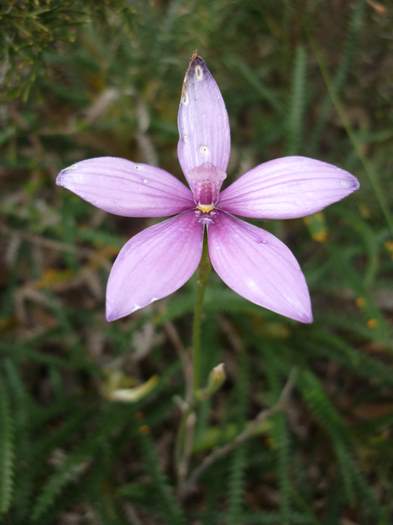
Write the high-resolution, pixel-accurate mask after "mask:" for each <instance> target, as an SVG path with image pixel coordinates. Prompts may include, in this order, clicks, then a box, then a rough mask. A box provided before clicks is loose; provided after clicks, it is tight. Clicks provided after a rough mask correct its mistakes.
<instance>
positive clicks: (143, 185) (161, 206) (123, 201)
mask: <svg viewBox="0 0 393 525" xmlns="http://www.w3.org/2000/svg"><path fill="white" fill-rule="evenodd" d="M56 183H57V184H58V185H59V186H63V187H64V188H67V189H68V190H71V191H73V192H74V193H76V194H77V195H79V197H82V199H84V200H86V201H87V202H90V203H91V204H94V206H97V208H101V209H102V210H105V211H107V212H109V213H114V214H115V215H122V216H124V217H162V216H163V215H173V214H175V213H178V212H180V211H183V210H186V209H188V208H190V207H192V206H193V205H194V203H193V199H192V195H191V192H190V191H189V189H188V188H186V187H185V186H184V184H182V183H181V182H180V181H179V180H177V179H176V178H175V177H173V176H172V175H170V174H169V173H167V172H166V171H164V170H162V169H160V168H155V167H153V166H149V165H147V164H135V163H134V162H130V161H129V160H125V159H119V158H116V157H98V158H95V159H88V160H82V161H81V162H77V163H76V164H73V165H72V166H70V167H69V168H66V169H64V170H63V171H61V172H60V173H59V175H58V176H57V179H56Z"/></svg>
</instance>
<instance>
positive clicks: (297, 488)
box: [0, 0, 393, 525]
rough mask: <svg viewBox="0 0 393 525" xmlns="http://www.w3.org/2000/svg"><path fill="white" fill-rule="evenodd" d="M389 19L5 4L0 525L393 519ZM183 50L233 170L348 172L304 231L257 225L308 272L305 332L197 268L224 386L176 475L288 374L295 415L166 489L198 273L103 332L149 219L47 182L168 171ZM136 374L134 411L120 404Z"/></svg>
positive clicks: (382, 14)
mask: <svg viewBox="0 0 393 525" xmlns="http://www.w3.org/2000/svg"><path fill="white" fill-rule="evenodd" d="M392 27H393V11H392V8H391V6H388V2H382V0H381V1H378V2H377V1H375V2H374V1H369V2H366V1H365V0H353V1H335V2H333V1H332V2H327V1H322V0H299V1H296V2H291V1H289V0H278V1H276V0H274V1H273V0H242V1H238V0H215V1H214V2H211V1H208V0H200V1H196V0H184V1H180V0H165V1H164V0H154V1H153V0H150V1H142V0H135V1H131V0H130V1H126V0H117V1H115V0H106V1H102V2H94V1H93V0H91V1H90V0H88V1H82V0H65V1H60V0H58V1H56V0H21V1H11V0H5V1H3V2H2V3H1V6H0V48H1V53H2V57H1V65H0V81H1V85H0V89H1V98H0V100H1V102H2V106H1V107H0V122H1V126H0V147H1V155H0V184H1V193H0V199H1V202H0V221H1V222H0V229H1V238H2V241H1V261H2V263H1V274H0V286H1V310H0V352H1V364H0V382H1V385H0V513H1V514H2V516H3V523H5V524H7V523H10V524H11V523H12V524H13V525H26V524H27V523H33V524H34V523H40V524H41V525H45V524H56V525H57V524H61V525H62V524H68V523H81V524H82V523H91V524H96V523H97V524H105V525H120V524H129V523H130V524H134V525H140V524H161V523H163V524H188V523H200V524H203V525H213V524H216V525H219V524H220V525H226V524H228V525H234V524H238V525H243V524H273V525H289V524H301V525H306V524H313V525H317V524H320V525H335V524H343V525H347V524H362V525H363V524H364V525H368V524H371V523H372V524H376V525H388V524H390V523H391V519H392V515H393V504H392V502H393V490H392V480H391V478H392V476H391V473H392V469H393V448H392V446H391V442H392V422H393V398H392V394H393V373H392V361H393V354H392V352H393V345H392V327H391V320H392V317H393V286H392V283H393V272H392V270H393V265H392V260H393V241H392V231H391V227H392V217H391V216H392V213H391V209H392V198H391V195H392V194H393V191H392V190H393V188H392V176H391V166H392V164H391V157H392V155H391V151H392V146H393V110H392V105H391V79H392V78H393V63H392V56H393V55H392V51H393V49H392V47H393V40H392V34H391V28H392ZM195 49H198V51H199V52H200V53H201V54H202V55H203V56H204V58H205V59H206V60H207V62H208V64H209V67H210V69H211V70H212V72H213V74H214V75H215V77H216V79H217V81H218V83H219V85H220V87H221V90H222V92H223V96H224V99H225V101H226V104H227V107H228V111H229V115H230V121H231V128H232V143H233V153H232V159H231V166H230V173H229V176H230V177H237V176H238V175H239V174H241V173H242V172H243V171H245V170H246V169H247V168H248V167H251V166H252V165H255V164H257V163H259V162H262V161H263V160H267V159H269V158H272V157H277V156H281V155H284V154H288V153H297V154H306V155H309V156H314V157H317V158H320V159H323V160H326V161H330V162H333V163H335V164H338V165H341V166H343V167H345V168H346V169H347V170H349V171H351V172H353V173H354V174H356V175H357V176H358V177H359V179H360V181H361V190H360V191H359V192H358V193H357V194H355V195H353V196H351V198H350V199H348V200H346V201H344V202H343V203H340V204H338V205H336V206H333V207H331V208H329V209H328V210H327V211H325V212H324V213H323V214H318V215H316V216H315V217H310V218H308V219H307V221H285V222H281V223H278V222H276V223H273V222H272V223H270V222H269V223H264V225H263V226H264V227H266V228H269V229H271V230H272V231H273V232H274V233H275V234H277V235H278V236H279V237H280V238H281V239H283V240H285V242H287V243H288V245H289V246H290V247H291V248H292V249H293V251H294V252H295V254H296V256H297V257H298V259H299V260H300V262H301V264H302V267H303V268H304V269H305V273H306V275H307V279H308V282H309V284H310V289H311V294H312V298H313V303H314V313H315V323H314V324H313V325H311V326H300V325H296V324H295V323H292V322H290V321H288V320H286V319H284V318H281V317H279V316H277V315H275V314H273V313H270V312H268V311H265V310H263V309H261V308H258V307H256V306H254V305H252V304H250V303H247V302H246V301H244V300H242V299H241V298H240V297H238V296H236V295H235V294H234V293H232V292H230V291H228V290H227V289H225V287H224V286H223V285H222V283H220V282H219V281H218V279H217V278H215V277H214V276H212V277H211V278H210V281H209V289H208V292H207V296H206V302H205V319H204V328H203V341H202V343H203V351H204V354H203V355H204V363H203V370H202V374H203V377H204V378H205V380H206V378H207V377H208V374H209V372H210V370H211V369H212V367H214V366H216V365H217V364H218V363H219V362H225V363H226V369H227V376H228V377H227V380H226V382H225V385H224V387H223V388H221V390H220V391H219V392H218V393H216V394H215V396H214V398H213V399H211V400H205V401H203V402H202V403H201V405H200V408H199V411H198V414H197V416H198V417H197V423H196V440H195V446H194V449H195V450H194V455H193V458H192V467H194V466H196V465H198V464H199V463H200V461H201V460H202V459H203V458H204V457H205V456H206V455H207V454H208V453H209V452H210V451H212V450H215V449H216V447H218V446H220V445H222V444H224V443H226V442H227V441H228V440H232V439H233V438H234V436H236V435H237V434H238V433H239V432H241V430H242V429H243V428H244V426H245V425H246V423H247V421H248V420H250V419H252V418H253V417H255V415H256V414H257V413H258V412H259V411H260V410H261V408H262V407H264V406H269V405H272V404H273V403H274V402H275V401H276V400H277V398H278V396H279V394H280V391H281V388H282V386H283V384H284V383H285V381H286V379H287V377H288V376H289V374H290V372H291V370H293V369H294V368H296V369H297V371H298V374H297V380H296V386H295V389H294V391H293V394H292V396H291V400H290V405H289V408H288V410H287V411H286V412H285V413H281V414H277V415H275V416H274V417H272V418H271V419H269V420H268V421H267V422H266V425H264V426H263V427H261V432H260V435H259V436H258V437H257V438H254V439H251V440H249V441H248V442H247V443H245V444H243V445H241V446H240V447H239V448H237V449H235V450H234V451H233V452H232V453H231V454H230V455H228V456H227V457H226V458H224V459H222V460H220V461H219V462H217V463H215V464H214V465H213V466H211V467H210V468H209V469H208V470H207V471H206V472H205V473H204V475H203V478H201V480H200V483H198V486H197V487H196V488H195V491H194V492H192V493H190V494H189V495H188V496H187V498H183V499H181V498H180V497H179V496H178V494H177V491H176V480H175V475H174V469H173V460H172V456H173V448H174V441H175V435H176V431H177V425H178V422H179V409H178V407H177V405H176V403H175V402H174V397H175V396H179V395H180V396H181V395H183V389H184V383H183V379H182V374H181V360H180V358H179V354H181V353H182V352H184V351H185V350H184V347H185V348H187V349H188V345H189V344H190V337H191V334H190V327H191V314H192V308H193V297H194V295H193V294H194V286H193V283H192V282H191V283H190V284H188V285H187V286H186V287H185V288H184V289H183V290H181V291H180V292H178V293H176V294H175V295H173V296H171V297H169V298H168V299H167V300H165V301H161V302H160V303H159V304H157V305H154V306H152V307H150V308H148V309H146V310H144V311H142V312H140V313H138V314H136V315H134V316H131V317H129V318H126V319H124V320H122V321H120V322H116V323H114V324H110V325H109V324H107V323H106V322H105V321H104V306H103V297H104V290H105V281H106V278H107V275H108V271H109V268H110V263H111V261H112V260H113V258H114V256H115V254H116V253H117V251H118V249H119V247H120V246H121V244H122V243H123V242H124V241H125V240H126V239H127V238H129V237H130V236H131V235H132V234H133V233H134V232H136V231H138V230H139V229H141V228H142V227H143V224H142V221H141V220H129V219H122V218H117V217H112V216H109V215H106V214H104V213H101V212H100V211H97V210H95V209H93V208H92V207H91V206H89V205H87V204H85V203H84V202H82V201H81V200H79V199H78V198H76V197H74V196H73V195H71V194H69V193H68V192H66V191H64V190H59V189H57V188H56V187H55V185H54V179H55V176H56V173H57V172H58V171H59V170H60V169H61V168H63V167H65V166H67V165H69V164H71V163H73V162H75V161H77V160H81V159H84V158H88V157H91V156H99V155H117V156H123V157H127V158H131V159H134V160H139V161H144V162H149V163H153V164H159V165H160V166H162V167H164V168H166V169H167V170H169V171H171V172H172V173H174V174H177V175H178V176H181V174H180V168H179V166H178V164H177V160H176V154H175V151H176V142H177V128H176V113H177V105H178V99H179V95H180V89H181V84H182V79H183V75H184V71H185V69H186V66H187V62H188V59H189V57H190V55H191V53H192V52H193V51H194V50H195ZM153 376H157V377H158V380H157V381H155V380H154V381H152V380H151V379H150V378H152V377H153ZM149 379H150V383H148V387H146V388H142V392H145V395H144V396H141V397H140V399H139V400H136V401H135V400H134V402H130V403H121V402H116V401H114V399H115V398H116V395H114V394H113V392H114V389H117V388H123V389H133V388H138V387H139V385H142V384H144V383H145V382H147V381H148V380H149ZM111 389H112V394H111ZM129 391H130V390H129ZM132 392H133V393H135V390H133V391H132ZM136 392H139V390H136ZM137 397H138V396H137Z"/></svg>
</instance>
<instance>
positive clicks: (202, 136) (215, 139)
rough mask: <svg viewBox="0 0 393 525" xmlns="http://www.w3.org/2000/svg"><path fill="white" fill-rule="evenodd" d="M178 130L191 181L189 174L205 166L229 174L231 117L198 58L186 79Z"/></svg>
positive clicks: (180, 154)
mask: <svg viewBox="0 0 393 525" xmlns="http://www.w3.org/2000/svg"><path fill="white" fill-rule="evenodd" d="M178 128H179V135H180V137H179V143H178V146H177V155H178V157H179V162H180V165H181V167H182V170H183V172H184V175H185V176H186V178H187V180H188V181H189V182H190V176H189V173H190V171H191V170H193V169H194V168H197V167H198V166H201V165H202V164H206V163H209V164H212V165H213V166H215V168H217V169H218V170H219V171H221V172H226V169H227V166H228V161H229V155H230V149H231V137H230V129H229V121H228V114H227V110H226V108H225V104H224V100H223V98H222V95H221V92H220V90H219V88H218V86H217V84H216V81H215V80H214V78H213V76H212V74H211V73H210V71H209V70H208V68H207V66H206V63H205V61H204V60H203V59H202V58H201V57H200V56H198V55H194V56H193V57H192V59H191V62H190V65H189V66H188V70H187V72H186V76H185V78H184V84H183V90H182V94H181V99H180V106H179V113H178Z"/></svg>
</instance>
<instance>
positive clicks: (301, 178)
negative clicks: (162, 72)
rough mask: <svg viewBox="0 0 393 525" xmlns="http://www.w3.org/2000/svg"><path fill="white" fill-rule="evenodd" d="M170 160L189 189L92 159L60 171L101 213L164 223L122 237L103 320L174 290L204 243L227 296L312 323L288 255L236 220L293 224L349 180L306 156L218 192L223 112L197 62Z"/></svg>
mask: <svg viewBox="0 0 393 525" xmlns="http://www.w3.org/2000/svg"><path fill="white" fill-rule="evenodd" d="M178 127H179V135H180V137H179V143H178V148H177V153H178V158H179V162H180V165H181V168H182V170H183V173H184V175H185V178H186V179H187V182H188V185H189V187H190V189H188V188H187V187H186V186H185V185H184V184H182V183H181V182H180V181H179V180H178V179H177V178H175V177H174V176H172V175H170V174H169V173H168V172H166V171H164V170H162V169H160V168H156V167H153V166H149V165H147V164H136V163H133V162H130V161H128V160H125V159H120V158H114V157H99V158H94V159H89V160H84V161H81V162H78V163H76V164H74V165H72V166H70V167H69V168H66V169H64V170H62V171H61V172H60V173H59V175H58V177H57V181H56V182H57V184H58V185H60V186H63V187H65V188H67V189H69V190H71V191H73V192H74V193H76V194H77V195H79V196H80V197H82V198H83V199H84V200H86V201H88V202H90V203H91V204H93V205H95V206H97V207H98V208H101V209H103V210H105V211H107V212H109V213H114V214H116V215H122V216H126V217H162V216H173V217H171V218H169V219H167V220H165V221H162V222H160V223H158V224H155V225H153V226H150V227H148V228H146V229H145V230H143V231H141V232H140V233H139V234H137V235H135V236H134V237H133V238H131V239H130V240H129V241H128V242H127V243H126V244H125V245H124V246H123V248H122V249H121V251H120V253H119V255H118V257H117V259H116V261H115V263H114V265H113V267H112V270H111V273H110V276H109V280H108V285H107V299H106V317H107V320H108V321H113V320H115V319H119V318H121V317H124V316H126V315H128V314H131V313H133V312H135V311H136V310H139V309H140V308H143V307H145V306H147V305H148V304H150V303H152V302H154V301H156V300H158V299H162V298H163V297H166V296H167V295H169V294H171V293H173V292H175V291H176V290H178V289H179V288H180V287H181V286H183V284H184V283H185V282H186V281H188V279H189V278H190V277H191V276H192V275H193V273H194V272H195V270H196V269H197V267H198V264H199V262H200V259H201V255H202V248H203V237H204V235H205V232H206V234H207V238H208V250H209V257H210V261H211V264H212V266H213V268H214V270H215V271H216V273H217V274H218V275H219V276H220V277H221V279H222V280H223V281H224V283H226V284H227V285H228V286H229V287H230V288H232V289H233V290H234V291H235V292H236V293H238V294H239V295H241V296H243V297H245V298H246V299H248V300H249V301H251V302H253V303H256V304H257V305H260V306H263V307H265V308H268V309H270V310H272V311H274V312H277V313H279V314H281V315H285V316H287V317H289V318H292V319H295V320H297V321H300V322H303V323H310V322H312V312H311V302H310V296H309V292H308V288H307V284H306V281H305V278H304V275H303V273H302V271H301V269H300V267H299V264H298V262H297V261H296V259H295V257H294V256H293V254H292V252H291V251H290V250H289V249H288V248H287V247H286V245H285V244H283V243H282V242H281V241H280V240H279V239H277V238H276V237H274V236H273V235H272V234H271V233H269V232H267V231H265V230H263V229H261V228H258V227H256V226H254V225H252V224H249V223H247V222H245V221H243V220H241V219H239V218H238V217H237V215H240V216H242V217H249V218H255V219H294V218H299V217H304V216H306V215H310V214H312V213H315V212H317V211H319V210H322V209H323V208H325V207H326V206H328V205H329V204H332V203H334V202H337V201H339V200H340V199H343V198H344V197H346V196H347V195H349V194H350V193H352V192H353V191H355V190H357V189H358V187H359V183H358V181H357V179H356V178H355V177H354V176H353V175H351V174H350V173H348V172H347V171H344V170H342V169H340V168H338V167H336V166H333V165H331V164H327V163H325V162H321V161H319V160H314V159H310V158H306V157H299V156H290V157H283V158H279V159H275V160H271V161H269V162H265V163H263V164H260V165H259V166H257V167H255V168H253V169H251V170H250V171H248V172H247V173H245V174H244V175H243V176H241V177H240V178H238V179H237V180H236V181H235V182H233V183H232V184H231V185H230V186H228V187H227V188H226V189H224V190H223V191H221V186H222V184H223V182H224V180H225V178H226V171H227V167H228V162H229V156H230V128H229V122H228V114H227V111H226V108H225V104H224V101H223V98H222V96H221V93H220V90H219V88H218V86H217V84H216V82H215V80H214V78H213V77H212V75H211V73H210V72H209V70H208V68H207V66H206V64H205V62H204V60H203V59H202V58H201V57H200V56H198V55H196V54H195V55H193V57H192V59H191V62H190V64H189V67H188V70H187V72H186V75H185V78H184V84H183V90H182V95H181V100H180V106H179V113H178Z"/></svg>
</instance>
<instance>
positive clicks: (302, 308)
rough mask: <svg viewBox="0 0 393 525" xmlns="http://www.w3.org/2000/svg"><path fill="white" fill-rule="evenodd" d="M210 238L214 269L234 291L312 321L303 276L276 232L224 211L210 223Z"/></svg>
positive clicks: (210, 253) (274, 308) (296, 318)
mask: <svg viewBox="0 0 393 525" xmlns="http://www.w3.org/2000/svg"><path fill="white" fill-rule="evenodd" d="M208 240H209V256H210V260H211V263H212V265H213V268H214V270H215V271H216V272H217V273H218V275H219V276H220V277H221V279H222V280H223V281H224V283H225V284H227V285H228V286H229V287H230V288H232V290H234V291H235V292H236V293H238V294H239V295H241V296H242V297H245V298H246V299H248V300H249V301H251V302H253V303H256V304H258V305H260V306H264V307H265V308H268V309H269V310H273V312H277V313H279V314H281V315H285V316H286V317H290V318H291V319H295V320H297V321H300V322H302V323H311V322H312V312H311V303H310V296H309V292H308V288H307V284H306V281H305V279H304V275H303V273H302V271H301V269H300V267H299V264H298V262H297V261H296V259H295V257H294V256H293V254H292V252H291V251H290V250H289V248H287V247H286V246H285V244H283V243H282V242H281V241H280V240H278V239H277V238H276V237H274V235H272V234H271V233H269V232H267V231H265V230H262V229H261V228H257V227H256V226H253V225H252V224H248V223H247V222H244V221H242V220H240V219H237V218H235V217H232V216H231V215H228V214H226V213H222V212H221V213H220V214H219V216H218V217H217V219H216V220H215V223H214V224H211V225H209V229H208Z"/></svg>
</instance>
